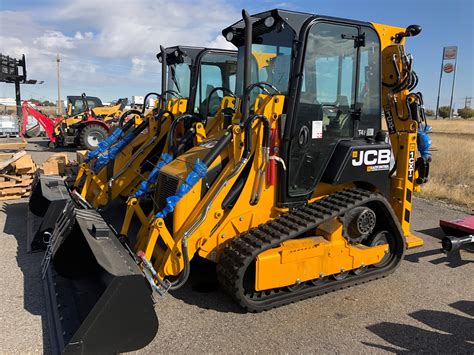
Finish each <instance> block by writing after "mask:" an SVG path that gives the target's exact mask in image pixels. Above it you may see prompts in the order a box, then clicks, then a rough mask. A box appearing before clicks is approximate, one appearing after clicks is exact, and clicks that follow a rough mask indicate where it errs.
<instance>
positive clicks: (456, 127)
mask: <svg viewBox="0 0 474 355" xmlns="http://www.w3.org/2000/svg"><path fill="white" fill-rule="evenodd" d="M428 123H429V124H430V125H431V126H432V127H433V132H434V133H465V134H472V135H474V120H472V119H469V120H429V121H428Z"/></svg>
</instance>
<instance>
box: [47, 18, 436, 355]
mask: <svg viewBox="0 0 474 355" xmlns="http://www.w3.org/2000/svg"><path fill="white" fill-rule="evenodd" d="M420 31H421V28H420V27H419V26H416V25H412V26H409V27H408V28H400V27H393V26H388V25H380V24H376V23H369V22H361V21H354V20H348V19H340V18H333V17H326V16H321V15H313V14H306V13H300V12H291V11H282V10H271V11H267V12H263V13H259V14H256V15H252V16H249V15H248V13H247V12H245V11H243V19H242V20H241V21H239V22H237V23H235V24H234V25H231V26H229V27H228V28H226V29H225V30H224V31H223V35H224V36H225V38H226V39H227V40H228V41H230V42H232V43H233V44H234V45H235V46H236V47H237V48H238V58H239V60H238V68H237V77H236V94H237V96H238V97H239V99H240V100H239V101H241V103H240V104H239V105H238V106H237V107H240V112H237V113H236V114H235V115H234V116H233V119H232V120H231V121H230V122H229V124H228V125H226V126H225V127H224V129H222V130H220V131H218V132H216V133H213V134H209V135H207V137H206V139H204V140H203V142H202V143H201V144H199V145H197V146H194V147H192V148H190V149H189V150H187V151H186V152H185V153H183V154H181V155H179V156H177V157H176V159H174V160H173V161H171V162H169V163H168V164H166V165H164V166H163V167H162V168H161V169H160V171H159V173H158V179H157V183H156V187H155V201H156V204H157V208H156V211H157V212H156V213H155V214H154V215H153V216H152V218H149V224H148V225H147V226H146V228H142V229H140V231H139V233H138V235H137V236H136V238H135V239H136V240H131V239H129V240H128V241H127V240H126V238H119V237H118V234H117V233H116V232H115V231H114V230H113V229H112V228H111V227H110V226H108V225H107V224H105V223H103V221H101V219H100V215H99V214H98V213H97V212H95V211H93V210H87V211H84V210H80V209H77V208H75V207H74V206H73V205H72V204H67V205H66V208H65V211H64V214H63V215H62V216H61V217H60V218H59V219H58V221H57V223H56V226H55V230H54V233H53V235H52V238H51V243H50V247H49V248H48V250H47V252H46V257H45V261H44V264H43V269H44V270H45V271H44V272H45V274H46V275H48V276H47V277H52V278H54V275H56V274H57V275H60V276H61V278H60V279H59V280H62V281H61V282H64V285H66V284H67V283H76V284H75V286H74V287H73V286H68V287H66V286H65V288H66V289H67V290H63V291H68V292H71V290H73V289H74V288H75V287H78V286H77V284H79V283H80V284H81V285H82V286H85V285H87V286H88V287H97V288H96V290H100V292H99V297H98V298H97V297H96V298H95V299H96V302H95V303H94V304H93V305H92V306H91V307H92V308H89V312H88V313H87V315H86V316H85V317H83V318H82V320H80V321H79V322H78V323H76V327H75V328H74V330H75V332H71V333H68V336H67V337H62V339H64V340H65V341H68V343H67V344H66V345H65V350H66V351H69V350H75V351H81V352H87V351H98V352H100V351H117V352H118V351H129V350H133V349H136V348H137V347H139V346H144V345H145V344H146V343H147V342H149V341H151V339H152V338H153V335H154V333H153V332H155V331H156V330H157V324H158V323H157V319H156V317H153V315H154V314H155V312H154V309H153V306H152V303H153V302H152V300H151V290H153V291H154V292H155V293H156V294H159V295H163V294H165V293H166V292H167V291H172V290H175V289H178V288H179V287H181V286H182V285H183V284H185V283H186V281H187V280H188V277H189V275H190V267H191V260H192V259H195V258H203V259H207V260H209V261H212V262H214V263H215V264H216V271H217V278H218V280H219V282H220V284H221V287H222V288H223V289H224V290H225V291H226V292H227V293H228V294H229V295H230V296H231V297H232V298H233V299H234V300H235V301H236V302H237V303H238V304H240V305H241V306H242V307H244V308H245V309H247V310H248V311H252V312H259V311H263V310H266V309H269V308H273V307H277V306H282V305H285V304H287V303H290V302H294V301H298V300H300V299H304V298H307V297H312V296H316V295H319V294H322V293H327V292H330V291H335V290H338V289H341V288H345V287H349V286H353V285H356V284H362V283H365V282H368V281H371V280H375V279H378V278H380V277H383V276H386V275H388V274H390V273H392V272H393V271H394V270H395V269H396V268H397V267H398V266H399V265H400V263H401V261H402V259H403V255H404V253H405V250H406V249H407V248H414V247H417V246H421V245H422V244H423V241H422V240H421V239H420V238H418V237H417V236H415V235H413V234H412V233H411V232H410V218H411V208H412V198H413V194H414V193H415V192H416V191H418V190H419V188H420V185H421V184H423V183H424V182H426V181H427V178H428V170H429V162H430V159H431V158H430V155H429V153H428V150H429V146H430V143H431V142H430V139H429V136H428V135H427V133H429V129H430V128H429V126H428V125H427V123H426V119H425V114H424V111H423V99H422V95H421V93H418V92H414V91H413V90H414V89H415V86H416V84H417V81H418V79H417V76H416V74H415V72H414V70H413V60H412V58H411V56H409V55H407V54H406V53H405V50H404V44H405V40H406V38H407V37H411V36H416V35H418V34H419V33H420ZM382 111H383V112H384V116H385V120H386V121H387V127H388V132H384V131H382V127H381V119H382V117H381V112H382ZM71 221H76V222H75V223H71ZM71 230H73V232H72V233H70V231H71ZM50 292H51V293H54V290H53V291H50ZM56 293H58V292H57V291H56ZM58 294H63V293H58ZM335 297H337V294H336V296H335ZM78 299H79V300H82V297H79V298H78ZM76 300H77V298H76ZM138 302H139V306H138V304H137V303H138ZM60 303H61V304H62V305H64V304H67V305H68V306H70V307H75V306H74V303H73V302H71V303H69V302H66V301H63V302H60ZM131 313H133V314H134V315H135V316H134V317H132V316H131V315H130V314H131ZM92 319H94V320H95V322H96V323H94V324H93V323H92ZM96 324H97V325H102V327H96ZM92 328H93V329H94V331H91V329H92ZM96 329H97V330H96Z"/></svg>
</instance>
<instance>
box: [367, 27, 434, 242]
mask: <svg viewBox="0 0 474 355" xmlns="http://www.w3.org/2000/svg"><path fill="white" fill-rule="evenodd" d="M373 25H374V27H375V29H376V30H377V32H378V33H379V35H380V38H381V45H382V48H381V52H382V78H381V80H382V84H383V85H382V107H383V110H384V115H385V120H386V123H387V128H388V131H389V135H390V141H391V145H392V150H393V153H394V159H395V166H394V168H393V169H392V171H391V177H390V203H391V205H392V207H393V209H394V211H395V213H396V215H397V218H398V220H399V221H400V224H401V226H402V229H403V232H404V234H405V237H406V244H407V248H414V247H418V246H421V245H423V240H422V239H421V238H419V237H417V236H415V235H414V234H413V233H412V232H411V231H410V221H411V212H412V198H413V195H414V193H415V192H417V191H419V185H420V184H423V183H425V182H426V181H427V178H428V171H429V163H430V161H431V156H430V155H429V153H428V149H429V146H430V145H431V141H430V140H429V137H428V136H427V132H426V131H427V130H428V129H429V128H430V127H429V126H428V125H427V123H426V117H425V113H424V107H423V96H422V94H421V93H411V90H412V88H413V87H414V86H416V83H417V82H418V78H417V76H416V73H415V72H414V71H413V59H412V58H411V56H409V55H407V54H406V53H405V50H404V42H405V39H404V38H403V37H401V39H400V41H399V43H397V42H398V41H396V40H394V39H395V38H397V36H399V35H400V34H403V33H405V31H406V30H405V29H404V28H399V27H392V26H386V25H380V24H376V23H374V24H373ZM420 139H421V142H422V144H423V147H419V146H418V142H420ZM420 151H422V152H420Z"/></svg>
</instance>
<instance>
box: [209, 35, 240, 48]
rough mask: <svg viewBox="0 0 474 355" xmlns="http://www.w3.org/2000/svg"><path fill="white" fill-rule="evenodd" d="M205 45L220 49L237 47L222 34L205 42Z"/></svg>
mask: <svg viewBox="0 0 474 355" xmlns="http://www.w3.org/2000/svg"><path fill="white" fill-rule="evenodd" d="M206 47H209V48H220V49H234V50H235V49H237V48H236V47H235V46H234V45H233V44H232V43H231V42H229V41H227V40H226V39H225V38H224V37H223V36H222V35H219V36H217V37H216V38H215V39H214V40H212V41H210V42H207V43H206Z"/></svg>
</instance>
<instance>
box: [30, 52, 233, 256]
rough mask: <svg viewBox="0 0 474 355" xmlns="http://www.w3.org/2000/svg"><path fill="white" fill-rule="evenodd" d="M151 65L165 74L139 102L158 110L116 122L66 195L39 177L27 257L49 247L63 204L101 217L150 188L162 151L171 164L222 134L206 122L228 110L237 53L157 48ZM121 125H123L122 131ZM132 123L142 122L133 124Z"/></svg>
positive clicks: (59, 184)
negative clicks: (208, 134) (211, 134)
mask: <svg viewBox="0 0 474 355" xmlns="http://www.w3.org/2000/svg"><path fill="white" fill-rule="evenodd" d="M157 57H158V59H159V61H160V62H161V63H162V70H163V73H164V75H163V77H162V93H163V94H157V93H149V94H147V95H146V96H145V99H147V98H148V97H151V96H152V95H155V96H157V97H158V100H157V107H155V109H153V110H152V111H150V112H148V113H147V114H146V115H145V109H144V108H143V110H142V111H137V110H130V111H127V112H125V113H124V114H123V115H122V117H121V119H120V121H121V128H119V129H117V130H116V131H114V133H112V134H111V136H110V137H109V138H107V140H105V141H104V142H103V143H101V145H100V146H99V148H98V149H97V150H95V151H93V152H89V154H88V157H87V159H86V161H85V163H83V164H82V165H81V166H80V169H79V173H78V175H77V178H76V182H75V184H74V186H73V187H72V189H70V190H69V189H68V188H67V187H66V186H65V184H64V182H63V181H62V180H61V179H60V178H59V177H50V176H40V178H39V181H38V182H37V184H35V185H34V187H33V192H32V195H31V198H30V201H29V206H30V211H32V212H33V213H34V214H36V215H37V216H40V217H44V219H43V222H42V224H41V226H40V227H39V230H38V231H37V233H36V235H35V238H34V241H33V242H32V245H31V248H32V250H35V249H41V248H45V247H46V245H45V243H44V241H45V240H47V239H49V238H48V235H50V233H51V231H52V229H53V227H54V223H55V221H56V219H57V217H58V216H59V215H60V214H61V211H62V209H63V207H64V204H65V203H66V201H67V200H68V199H71V198H72V199H74V200H76V202H77V203H76V204H78V205H79V206H83V207H86V208H101V209H104V208H106V207H108V206H109V205H110V203H111V202H112V201H114V200H115V199H116V198H118V197H122V198H124V199H127V198H128V197H129V196H130V195H131V194H133V193H135V192H136V190H137V189H138V188H139V187H140V184H141V183H142V181H143V180H149V179H148V178H149V177H150V174H151V175H152V176H151V177H150V178H151V179H153V176H155V175H153V171H154V169H155V166H156V165H159V164H162V161H163V158H164V157H163V156H162V153H163V152H164V151H165V152H168V153H167V154H166V156H167V157H168V158H166V159H165V160H169V159H172V158H173V157H174V156H176V155H177V154H178V153H179V152H180V151H182V150H183V149H185V148H189V147H190V146H192V143H193V140H195V139H197V140H201V139H202V137H203V136H205V131H206V130H213V131H215V130H218V129H222V119H221V120H218V119H214V118H213V117H214V116H215V115H216V114H217V113H218V112H219V114H221V111H222V109H221V107H227V106H229V107H231V106H233V105H234V104H235V99H233V98H232V97H229V96H226V95H228V94H229V93H230V94H231V95H233V94H232V92H231V91H230V89H229V87H230V81H231V80H232V76H233V77H234V78H235V75H236V62H237V58H236V57H237V53H236V52H235V51H229V50H220V49H211V48H201V47H187V46H176V47H169V48H166V49H165V48H162V50H161V52H160V53H159V54H158V55H157ZM167 71H168V74H169V76H168V78H169V83H168V85H167V76H166V72H167ZM216 85H217V86H216ZM168 87H169V89H167V88H168ZM219 94H220V95H222V96H223V97H222V99H220V96H219ZM188 102H189V103H190V104H188ZM127 117H128V118H130V120H129V121H128V122H127V123H124V122H123V121H124V120H125V118H127ZM137 118H138V119H139V120H141V121H142V122H141V123H139V124H137V123H136V120H135V119H137ZM219 122H220V123H219ZM134 123H135V124H134ZM219 125H220V126H219ZM185 130H186V132H185ZM155 178H156V176H155ZM154 182H155V181H151V183H154ZM136 206H137V207H138V205H136ZM114 214H116V211H114Z"/></svg>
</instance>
